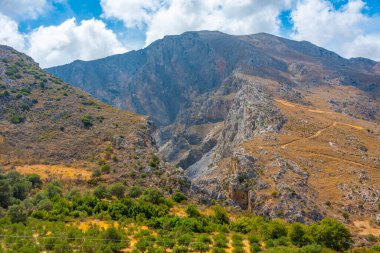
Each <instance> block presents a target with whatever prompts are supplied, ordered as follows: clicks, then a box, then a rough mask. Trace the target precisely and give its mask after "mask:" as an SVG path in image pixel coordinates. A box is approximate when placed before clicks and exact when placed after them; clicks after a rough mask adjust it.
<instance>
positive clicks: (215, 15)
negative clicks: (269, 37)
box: [101, 0, 291, 44]
mask: <svg viewBox="0 0 380 253" xmlns="http://www.w3.org/2000/svg"><path fill="white" fill-rule="evenodd" d="M101 4H102V7H103V12H104V14H103V15H104V17H108V18H110V17H112V18H116V19H120V20H122V21H123V22H124V24H125V26H126V27H128V28H130V27H133V26H137V27H142V26H146V30H147V31H146V44H149V43H151V42H153V41H154V40H156V39H159V38H162V37H163V36H165V35H169V34H180V33H182V32H185V31H189V30H219V31H222V32H226V33H230V34H251V33H256V32H269V33H275V34H277V33H278V31H279V21H278V19H277V17H278V15H279V14H280V12H281V11H282V10H283V9H285V8H287V7H289V6H290V4H291V0H285V1H277V0H147V1H139V0H101Z"/></svg>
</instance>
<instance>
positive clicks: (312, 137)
mask: <svg viewBox="0 0 380 253" xmlns="http://www.w3.org/2000/svg"><path fill="white" fill-rule="evenodd" d="M337 124H338V122H334V123H333V124H331V125H329V126H327V127H325V128H322V129H321V130H318V131H317V132H316V133H315V134H313V135H310V136H308V137H305V138H301V139H296V140H293V141H290V142H288V143H285V144H283V145H281V148H286V147H287V146H289V145H290V144H293V143H295V142H299V141H303V140H310V139H314V138H316V137H318V136H320V135H321V134H322V133H323V132H324V131H326V130H328V129H330V128H332V127H335V126H336V125H337Z"/></svg>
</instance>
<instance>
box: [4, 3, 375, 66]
mask: <svg viewBox="0 0 380 253" xmlns="http://www.w3.org/2000/svg"><path fill="white" fill-rule="evenodd" d="M64 1H66V0H12V1H11V0H0V27H2V32H1V33H0V43H1V44H6V45H10V46H13V47H14V48H16V49H17V50H20V51H23V52H25V53H27V54H29V55H31V56H32V57H33V58H34V59H35V60H36V61H37V62H39V63H40V64H41V66H42V67H49V66H54V65H60V64H64V63H68V62H71V61H73V60H76V59H81V60H92V59H96V58H100V57H105V56H108V55H111V54H115V53H121V52H126V51H127V50H128V49H129V47H128V46H127V45H130V44H135V42H134V41H125V40H123V39H120V38H122V37H123V36H118V35H119V33H120V31H113V30H111V29H110V28H109V27H107V24H109V22H114V21H120V22H121V23H122V24H123V26H124V31H122V33H125V32H127V33H128V32H130V31H138V32H139V33H140V34H142V35H143V37H144V38H145V40H144V42H143V43H142V44H141V45H140V46H141V47H143V46H147V45H149V44H150V43H151V42H153V41H155V40H157V39H160V38H162V37H164V36H165V35H173V34H181V33H183V32H185V31H189V30H191V31H196V30H219V31H222V32H225V33H229V34H235V35H236V34H253V33H257V32H267V33H272V34H275V35H279V34H281V35H283V36H285V37H288V38H291V39H296V40H308V41H310V42H312V43H314V44H317V45H319V46H322V47H325V48H327V49H330V50H332V51H335V52H337V53H339V54H341V55H342V56H344V57H358V56H362V57H368V58H371V59H374V60H378V61H380V31H379V30H378V27H380V16H376V15H369V14H367V13H368V12H366V10H367V6H366V4H365V2H364V1H365V0H348V2H347V3H346V4H341V5H340V7H339V8H337V7H336V6H334V5H333V4H332V2H331V1H332V0H284V1H278V0H145V1H140V0H96V1H99V4H100V6H101V8H102V14H101V16H98V17H95V18H92V19H87V20H76V19H75V18H69V19H67V20H65V21H63V22H62V23H61V24H58V25H55V26H52V25H49V24H48V25H45V26H40V27H37V28H36V29H34V30H31V31H30V32H28V33H26V34H24V33H20V32H19V27H18V24H19V22H21V21H20V20H23V19H38V17H39V16H43V15H44V13H46V12H47V11H50V10H51V8H52V3H54V2H64ZM285 11H286V12H288V13H289V17H290V20H289V21H290V22H289V23H290V27H287V31H288V32H287V33H285V34H284V33H283V30H281V29H282V28H283V26H284V23H283V21H284V20H283V19H281V18H280V15H281V14H282V13H284V12H285Z"/></svg>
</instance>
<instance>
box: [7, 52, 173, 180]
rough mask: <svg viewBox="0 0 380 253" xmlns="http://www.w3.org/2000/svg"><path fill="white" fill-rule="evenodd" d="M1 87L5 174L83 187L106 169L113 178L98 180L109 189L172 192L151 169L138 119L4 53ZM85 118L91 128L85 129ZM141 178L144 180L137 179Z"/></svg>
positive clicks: (147, 139)
mask: <svg viewBox="0 0 380 253" xmlns="http://www.w3.org/2000/svg"><path fill="white" fill-rule="evenodd" d="M0 85H1V86H0V166H1V167H3V168H4V169H10V168H13V167H16V168H17V170H19V171H20V172H25V173H27V172H29V173H30V172H32V171H34V172H37V173H40V174H41V175H42V176H43V177H44V178H46V177H49V176H54V175H57V176H58V177H61V178H71V179H72V178H76V177H82V179H88V178H89V176H91V172H92V171H93V170H94V169H97V168H99V167H100V166H101V165H102V164H104V163H106V164H109V165H110V173H109V174H108V175H104V176H103V178H105V179H108V180H109V181H115V180H122V179H125V180H126V181H134V182H136V183H141V184H143V183H144V182H146V183H147V184H155V183H157V184H162V186H165V185H166V184H167V185H168V187H169V186H170V185H173V184H174V183H173V182H169V180H170V176H169V175H166V176H164V177H163V176H161V174H163V173H164V168H154V169H152V168H150V167H149V166H148V164H149V162H150V161H151V160H152V156H153V153H154V148H153V147H152V143H151V139H150V137H149V134H147V131H149V127H150V126H149V124H148V121H147V119H146V118H144V117H143V116H140V115H136V114H134V113H130V112H127V111H121V110H119V109H116V108H113V107H111V106H109V105H106V104H104V103H102V102H100V101H98V100H96V99H94V98H92V97H91V96H90V95H88V94H87V93H84V92H82V91H81V90H79V89H77V88H74V87H72V86H70V85H68V84H65V83H63V82H62V81H61V80H59V79H57V78H55V77H54V76H52V75H50V74H47V73H45V72H44V71H42V70H41V69H40V68H39V67H38V65H37V64H36V63H34V62H33V60H32V59H31V58H29V57H27V56H26V55H24V54H21V53H18V52H17V51H15V50H13V49H11V48H9V47H4V46H1V47H0ZM86 118H87V121H88V120H89V121H90V124H87V125H86V120H85V119H86ZM158 167H160V166H158ZM143 173H145V175H144V176H143V177H145V176H147V177H146V178H141V174H143ZM166 173H168V172H166ZM161 178H164V179H161ZM140 181H141V182H140Z"/></svg>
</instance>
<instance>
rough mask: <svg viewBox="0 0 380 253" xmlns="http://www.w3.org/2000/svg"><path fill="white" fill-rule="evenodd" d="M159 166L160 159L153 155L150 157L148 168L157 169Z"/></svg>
mask: <svg viewBox="0 0 380 253" xmlns="http://www.w3.org/2000/svg"><path fill="white" fill-rule="evenodd" d="M159 164H160V158H158V156H155V155H154V156H153V157H152V160H150V162H149V166H151V167H154V168H156V167H158V165H159Z"/></svg>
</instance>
